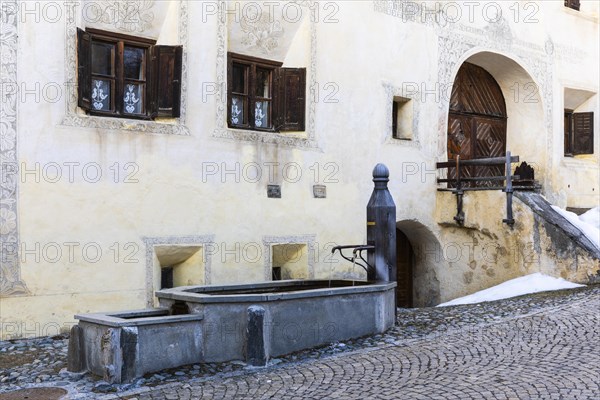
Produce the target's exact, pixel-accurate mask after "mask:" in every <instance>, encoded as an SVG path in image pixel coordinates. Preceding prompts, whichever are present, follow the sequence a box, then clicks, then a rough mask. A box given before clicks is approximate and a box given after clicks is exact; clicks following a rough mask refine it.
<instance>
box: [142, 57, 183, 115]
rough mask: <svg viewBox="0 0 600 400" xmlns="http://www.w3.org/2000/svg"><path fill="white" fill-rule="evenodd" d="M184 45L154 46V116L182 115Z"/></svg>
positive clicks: (152, 103)
mask: <svg viewBox="0 0 600 400" xmlns="http://www.w3.org/2000/svg"><path fill="white" fill-rule="evenodd" d="M182 58H183V47H182V46H154V47H153V48H152V74H153V79H152V81H153V82H152V85H151V88H150V91H151V96H150V98H151V101H150V106H149V107H150V109H149V110H150V114H151V116H152V117H153V118H154V117H156V116H158V117H168V118H177V117H179V116H180V115H181V72H182V71H181V70H182V66H181V65H182Z"/></svg>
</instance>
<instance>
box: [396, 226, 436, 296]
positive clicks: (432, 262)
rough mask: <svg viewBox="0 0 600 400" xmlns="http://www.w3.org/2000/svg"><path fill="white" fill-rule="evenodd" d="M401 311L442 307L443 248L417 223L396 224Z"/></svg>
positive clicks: (398, 294) (425, 228)
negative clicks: (441, 270) (440, 275)
mask: <svg viewBox="0 0 600 400" xmlns="http://www.w3.org/2000/svg"><path fill="white" fill-rule="evenodd" d="M396 229H397V231H396V241H397V243H396V251H397V259H396V266H397V271H398V274H397V279H398V287H397V290H396V303H397V305H398V307H431V306H435V305H437V304H439V303H440V300H441V299H440V281H439V279H438V275H439V274H438V269H439V268H443V265H444V263H443V255H442V248H441V246H440V243H439V241H438V240H437V239H436V237H435V236H434V235H433V233H432V232H431V231H430V230H429V229H428V228H427V227H426V226H425V225H423V224H422V223H420V222H419V221H416V220H405V221H400V222H397V223H396Z"/></svg>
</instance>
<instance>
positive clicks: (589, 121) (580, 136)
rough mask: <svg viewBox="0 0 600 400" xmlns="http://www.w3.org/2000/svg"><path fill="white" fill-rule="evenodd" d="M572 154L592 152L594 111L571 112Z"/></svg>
mask: <svg viewBox="0 0 600 400" xmlns="http://www.w3.org/2000/svg"><path fill="white" fill-rule="evenodd" d="M573 154H575V155H576V154H594V113H593V112H585V113H573Z"/></svg>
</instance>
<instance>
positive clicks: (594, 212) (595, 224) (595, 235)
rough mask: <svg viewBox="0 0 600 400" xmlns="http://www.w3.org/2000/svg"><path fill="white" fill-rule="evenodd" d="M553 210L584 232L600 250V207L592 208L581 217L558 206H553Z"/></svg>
mask: <svg viewBox="0 0 600 400" xmlns="http://www.w3.org/2000/svg"><path fill="white" fill-rule="evenodd" d="M552 208H553V209H554V210H555V211H556V212H558V213H559V214H560V215H562V216H563V217H565V218H566V219H567V220H568V221H569V222H570V223H571V224H573V225H574V226H575V227H576V228H577V229H579V230H580V231H581V232H583V234H584V235H585V236H587V238H588V239H590V240H591V241H592V243H594V244H595V245H596V247H598V248H599V249H600V207H596V208H592V209H591V210H589V211H587V212H586V213H585V214H582V215H581V216H578V215H577V214H575V213H572V212H570V211H566V210H563V209H562V208H559V207H556V206H552Z"/></svg>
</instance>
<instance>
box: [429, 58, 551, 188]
mask: <svg viewBox="0 0 600 400" xmlns="http://www.w3.org/2000/svg"><path fill="white" fill-rule="evenodd" d="M465 65H470V66H472V67H475V68H479V69H480V70H479V71H480V72H479V73H480V74H481V75H486V77H485V78H480V79H482V80H483V81H485V82H487V85H488V86H490V87H492V86H493V88H491V89H490V90H493V91H494V93H495V94H494V96H496V97H499V96H500V95H501V96H502V97H503V99H504V104H505V108H504V112H503V111H502V107H501V106H498V102H496V105H495V106H493V107H494V108H495V110H496V111H495V113H492V112H491V111H490V110H489V109H488V110H487V111H486V109H485V108H480V110H481V111H483V113H482V114H486V115H487V114H491V115H490V116H491V117H492V118H494V117H499V116H500V115H505V116H506V119H505V121H506V129H505V132H506V133H505V144H506V150H510V151H511V153H512V154H513V155H518V156H519V157H520V158H521V161H527V163H528V164H530V165H532V166H533V167H534V168H535V176H536V179H537V180H539V181H540V182H541V183H542V186H543V187H544V189H546V185H547V184H549V180H550V179H549V176H548V175H547V174H548V171H549V169H548V168H549V166H550V165H551V163H552V161H551V157H550V152H549V149H550V148H551V145H552V137H551V135H550V132H551V130H550V127H551V123H550V121H549V119H548V118H549V116H548V115H546V114H545V113H544V107H545V105H544V101H543V100H542V96H541V94H542V93H544V92H547V91H548V89H547V88H543V87H540V86H538V82H537V81H536V79H534V78H533V75H532V74H531V73H530V72H529V70H528V68H526V66H525V64H524V63H523V62H522V60H518V59H515V58H511V56H509V55H505V54H501V53H497V52H491V51H473V52H471V53H470V54H465V55H464V57H463V58H462V61H459V62H458V63H457V64H456V65H455V66H454V74H453V76H454V80H453V84H452V93H451V94H450V95H449V97H450V99H449V101H450V104H448V107H447V108H446V107H444V108H443V109H442V110H443V111H442V112H443V114H444V115H443V118H444V122H443V125H442V129H440V131H439V134H440V136H439V139H440V147H439V151H440V152H439V157H440V158H442V157H446V156H449V157H450V158H451V157H452V156H451V155H450V154H449V149H450V148H451V147H452V146H454V145H453V144H452V143H451V140H450V131H451V127H452V125H453V124H456V122H453V119H452V118H451V115H452V114H454V113H453V110H454V109H456V108H457V107H458V104H457V101H458V100H455V99H457V97H456V96H457V91H458V92H459V93H463V94H464V93H468V89H469V88H464V87H461V88H460V90H458V89H459V85H457V83H458V82H460V81H461V78H460V75H461V72H462V73H464V69H463V67H464V66H465ZM472 67H471V68H472ZM481 70H483V72H481ZM484 73H485V74H484ZM492 80H493V81H494V82H495V84H494V83H493V82H492ZM498 89H499V91H500V93H498ZM460 101H462V102H465V101H466V100H465V99H464V98H463V99H461V100H460ZM472 109H473V108H463V109H462V110H464V111H468V110H472ZM457 111H460V108H459V109H458V110H457ZM467 114H468V113H467ZM455 129H456V127H455ZM463 132H464V129H463ZM560 139H561V140H562V135H561V137H560ZM484 144H485V143H484ZM490 144H493V143H492V142H490V143H488V144H487V145H490ZM453 151H454V152H456V149H455V150H453ZM452 154H455V153H452ZM478 154H485V153H484V152H481V151H480V153H478ZM488 154H490V153H489V152H488ZM501 155H504V154H501ZM461 157H462V156H461ZM484 157H487V155H486V156H484ZM462 158H464V157H462ZM546 194H547V193H546Z"/></svg>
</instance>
